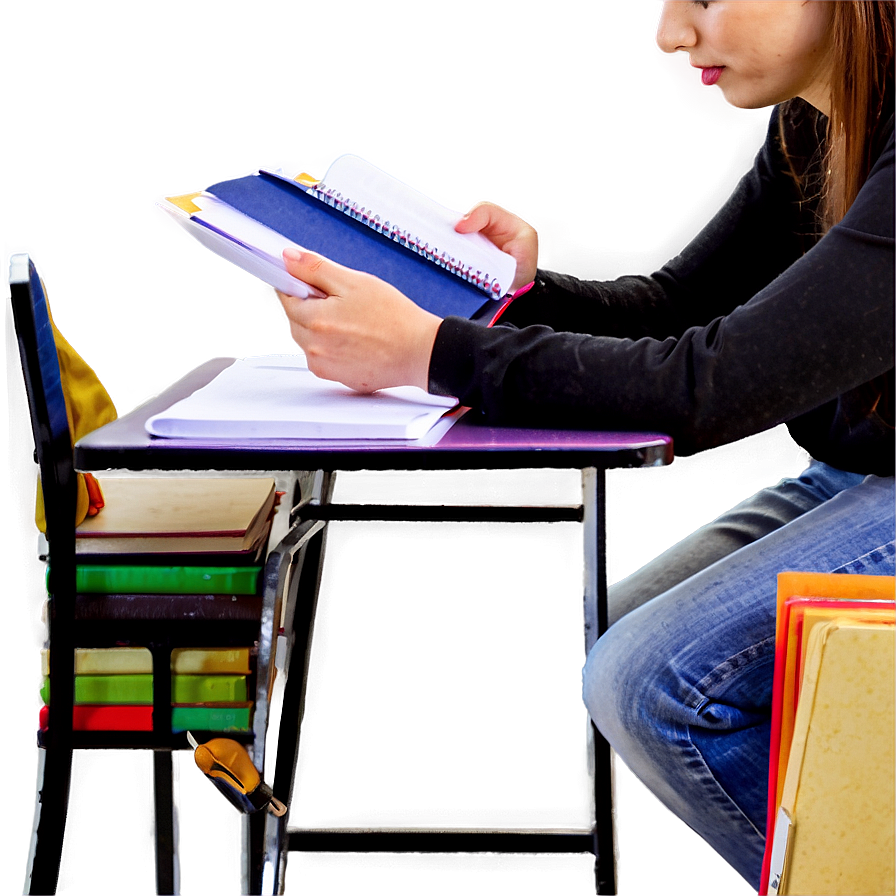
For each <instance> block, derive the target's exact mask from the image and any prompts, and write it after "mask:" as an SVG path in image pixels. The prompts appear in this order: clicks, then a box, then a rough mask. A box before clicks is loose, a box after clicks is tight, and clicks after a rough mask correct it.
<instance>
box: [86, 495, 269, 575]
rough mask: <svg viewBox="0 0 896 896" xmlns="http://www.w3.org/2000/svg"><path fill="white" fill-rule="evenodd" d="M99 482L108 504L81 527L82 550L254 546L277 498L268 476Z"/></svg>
mask: <svg viewBox="0 0 896 896" xmlns="http://www.w3.org/2000/svg"><path fill="white" fill-rule="evenodd" d="M100 484H101V487H102V490H103V497H104V499H105V505H104V507H103V509H102V510H101V511H100V513H98V514H97V515H96V516H92V517H87V518H86V519H85V520H84V521H83V522H82V523H81V524H80V525H79V526H78V528H77V530H76V532H75V535H76V551H77V552H78V553H79V554H81V553H90V554H116V553H123V554H145V553H154V552H158V553H178V552H190V551H195V552H201V553H229V552H233V553H235V554H243V553H244V552H247V551H255V550H257V549H258V546H259V544H260V542H261V541H262V540H263V539H266V538H267V534H268V532H269V530H270V524H271V518H272V512H273V509H274V506H275V501H276V492H275V490H274V480H273V479H271V478H268V477H264V478H250V477H239V478H233V477H221V478H215V479H209V478H203V479H191V478H180V479H169V478H155V477H149V478H148V477H140V478H128V477H121V478H116V477H109V478H105V477H104V478H103V479H102V481H101V483H100ZM139 590H144V589H139Z"/></svg>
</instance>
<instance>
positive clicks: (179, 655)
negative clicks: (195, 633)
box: [41, 647, 250, 675]
mask: <svg viewBox="0 0 896 896" xmlns="http://www.w3.org/2000/svg"><path fill="white" fill-rule="evenodd" d="M171 671H172V672H173V673H175V674H181V675H210V674H213V673H219V672H220V673H230V674H231V675H248V674H249V672H250V667H249V648H248V647H175V648H174V649H173V650H172V651H171ZM151 673H152V654H151V653H150V652H149V650H148V648H146V647H76V648H75V675H126V674H130V675H140V674H151ZM41 674H43V675H49V674H50V651H49V650H47V649H46V648H45V649H43V650H42V651H41Z"/></svg>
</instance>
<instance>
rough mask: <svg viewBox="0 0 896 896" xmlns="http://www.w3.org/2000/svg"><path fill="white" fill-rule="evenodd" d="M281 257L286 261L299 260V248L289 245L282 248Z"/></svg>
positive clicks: (300, 254) (300, 256)
mask: <svg viewBox="0 0 896 896" xmlns="http://www.w3.org/2000/svg"><path fill="white" fill-rule="evenodd" d="M283 257H284V258H285V259H286V260H287V261H301V260H302V253H301V251H300V250H299V249H293V248H292V247H291V246H290V247H289V248H288V249H284V250H283Z"/></svg>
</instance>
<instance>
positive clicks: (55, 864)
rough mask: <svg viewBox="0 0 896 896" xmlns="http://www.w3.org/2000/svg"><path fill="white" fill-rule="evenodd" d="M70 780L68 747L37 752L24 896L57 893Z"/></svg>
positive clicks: (70, 751) (69, 749) (70, 765)
mask: <svg viewBox="0 0 896 896" xmlns="http://www.w3.org/2000/svg"><path fill="white" fill-rule="evenodd" d="M71 780H72V750H71V748H70V747H65V746H63V747H59V746H57V747H49V748H46V749H42V750H40V751H39V758H38V769H37V799H36V804H35V807H34V829H33V833H32V835H31V850H30V855H29V857H28V870H27V875H26V878H25V889H24V892H25V893H29V894H30V893H35V894H37V893H43V894H50V893H55V892H56V887H57V885H58V882H59V864H60V861H61V859H62V842H63V839H64V837H65V819H66V815H67V813H68V798H69V791H70V787H71Z"/></svg>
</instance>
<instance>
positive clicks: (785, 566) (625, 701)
mask: <svg viewBox="0 0 896 896" xmlns="http://www.w3.org/2000/svg"><path fill="white" fill-rule="evenodd" d="M894 530H896V521H894V489H893V479H892V478H879V477H876V476H868V477H864V476H861V475H858V474H855V473H845V472H843V471H841V470H835V469H833V468H832V467H829V466H826V465H825V464H821V463H818V462H814V463H812V464H811V466H810V467H809V468H808V469H807V470H806V471H805V472H804V473H803V474H802V475H800V476H799V477H798V478H796V479H785V480H783V481H782V482H780V483H779V484H778V485H776V486H773V487H771V488H767V489H764V490H763V491H761V492H759V493H758V494H757V495H754V496H753V497H752V498H750V499H748V500H747V501H745V502H743V503H742V504H740V505H738V506H737V507H736V508H734V509H733V510H731V511H729V512H728V513H726V514H724V515H723V516H721V517H720V518H719V519H717V520H716V521H715V522H713V523H711V524H709V525H708V526H705V527H703V528H702V529H700V530H698V531H697V532H695V533H694V534H692V535H690V536H688V538H686V539H685V540H684V541H683V542H681V543H680V544H678V545H676V546H675V547H673V548H671V549H670V550H669V551H667V552H666V553H664V554H663V555H661V556H660V557H658V558H657V559H656V560H654V561H652V562H651V563H649V564H648V565H647V566H646V567H644V568H643V569H642V570H640V571H639V572H636V573H635V574H634V575H632V576H630V577H629V578H628V579H625V580H623V581H622V582H620V583H618V584H617V585H615V586H614V587H613V588H611V589H610V620H611V625H610V628H609V630H608V631H607V632H606V634H605V635H604V636H603V637H602V638H600V639H599V640H598V642H597V643H596V644H595V645H594V647H593V648H592V650H591V652H590V654H589V656H588V661H587V663H586V665H585V671H584V697H585V703H586V705H587V706H588V710H589V712H590V713H591V717H592V719H593V720H594V722H595V724H596V725H597V727H598V728H599V729H600V731H601V732H602V733H603V735H604V737H606V738H607V740H608V741H609V742H610V745H611V746H612V747H613V749H614V750H615V752H616V753H617V755H619V756H620V757H621V759H622V760H623V761H624V762H625V764H626V765H628V766H629V768H630V769H631V770H632V771H633V772H634V773H635V775H637V776H638V777H639V778H640V779H641V780H642V781H643V782H644V784H646V785H647V787H648V788H649V789H650V790H652V791H653V792H654V793H655V794H656V795H657V796H658V797H659V799H660V800H662V802H663V803H665V805H666V806H668V807H669V808H670V809H671V810H672V811H673V812H674V813H675V814H676V815H678V817H679V818H681V819H682V820H683V821H685V822H686V823H687V824H688V825H690V826H691V827H692V828H693V829H694V830H695V831H696V832H697V833H698V834H700V835H701V836H702V837H703V838H704V839H705V840H706V841H707V842H708V843H709V844H710V845H711V846H712V847H713V848H714V849H716V850H717V851H718V852H719V853H720V854H721V855H722V856H723V857H724V858H725V859H727V861H728V862H730V864H731V865H733V866H734V868H736V869H737V870H738V871H739V872H740V873H741V874H742V875H743V876H744V877H745V878H746V879H747V880H748V881H749V882H750V884H751V885H752V886H753V887H754V889H756V888H758V886H759V877H760V870H761V865H762V854H763V850H764V848H765V820H766V796H767V786H768V753H769V734H770V716H771V692H772V676H773V670H774V642H775V595H776V575H777V573H778V572H781V571H783V570H796V571H811V572H838V573H864V574H874V575H893V574H894V555H896V546H894Z"/></svg>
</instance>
